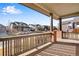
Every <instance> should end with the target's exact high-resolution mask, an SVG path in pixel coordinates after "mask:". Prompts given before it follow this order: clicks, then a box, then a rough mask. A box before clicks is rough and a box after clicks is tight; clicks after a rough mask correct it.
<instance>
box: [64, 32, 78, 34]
mask: <svg viewBox="0 0 79 59" xmlns="http://www.w3.org/2000/svg"><path fill="white" fill-rule="evenodd" d="M63 33H74V34H79V33H78V32H63Z"/></svg>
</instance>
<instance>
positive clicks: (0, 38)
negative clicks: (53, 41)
mask: <svg viewBox="0 0 79 59" xmlns="http://www.w3.org/2000/svg"><path fill="white" fill-rule="evenodd" d="M41 34H42V35H43V34H52V33H51V32H43V33H33V34H24V35H15V36H7V37H0V41H3V40H5V39H8V38H20V37H29V36H37V35H41ZM52 35H54V34H52Z"/></svg>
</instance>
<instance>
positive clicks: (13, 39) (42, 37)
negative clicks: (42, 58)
mask: <svg viewBox="0 0 79 59" xmlns="http://www.w3.org/2000/svg"><path fill="white" fill-rule="evenodd" d="M52 35H54V34H53V33H51V32H42V33H33V34H28V35H17V36H9V37H0V42H1V43H2V51H3V52H2V54H3V56H11V55H12V56H13V55H19V54H22V53H24V52H26V51H28V50H30V49H33V48H36V47H38V46H41V45H43V44H46V43H48V42H51V39H52Z"/></svg>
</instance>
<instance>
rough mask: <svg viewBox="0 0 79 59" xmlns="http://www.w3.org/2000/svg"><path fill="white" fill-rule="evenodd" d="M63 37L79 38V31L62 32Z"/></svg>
mask: <svg viewBox="0 0 79 59" xmlns="http://www.w3.org/2000/svg"><path fill="white" fill-rule="evenodd" d="M62 38H63V39H74V40H79V33H75V32H62Z"/></svg>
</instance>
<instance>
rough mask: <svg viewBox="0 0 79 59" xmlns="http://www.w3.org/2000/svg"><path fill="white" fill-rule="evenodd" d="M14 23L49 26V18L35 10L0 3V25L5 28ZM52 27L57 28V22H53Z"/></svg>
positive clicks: (19, 5) (13, 4) (18, 5)
mask: <svg viewBox="0 0 79 59" xmlns="http://www.w3.org/2000/svg"><path fill="white" fill-rule="evenodd" d="M14 21H18V22H24V23H27V24H41V25H50V18H49V17H48V16H46V15H43V14H41V13H39V12H37V11H35V10H32V9H30V8H28V7H25V6H23V5H21V4H17V3H0V24H3V25H5V26H7V25H9V23H10V22H14ZM53 25H54V26H57V25H58V21H56V20H54V23H53Z"/></svg>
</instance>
